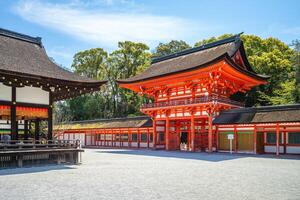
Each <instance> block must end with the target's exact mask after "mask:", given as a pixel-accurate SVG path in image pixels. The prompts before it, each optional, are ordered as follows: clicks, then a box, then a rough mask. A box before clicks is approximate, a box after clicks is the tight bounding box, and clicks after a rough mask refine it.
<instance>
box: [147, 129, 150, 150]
mask: <svg viewBox="0 0 300 200" xmlns="http://www.w3.org/2000/svg"><path fill="white" fill-rule="evenodd" d="M149 140H150V134H149V128H147V148H149Z"/></svg>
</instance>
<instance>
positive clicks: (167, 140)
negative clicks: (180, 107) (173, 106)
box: [165, 114, 170, 151]
mask: <svg viewBox="0 0 300 200" xmlns="http://www.w3.org/2000/svg"><path fill="white" fill-rule="evenodd" d="M166 115H167V114H166ZM165 133H166V150H167V151H168V150H170V119H169V115H167V116H166V130H165Z"/></svg>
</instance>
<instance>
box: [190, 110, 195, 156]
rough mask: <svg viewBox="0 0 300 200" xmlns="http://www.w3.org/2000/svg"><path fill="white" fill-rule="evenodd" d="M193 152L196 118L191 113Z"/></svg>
mask: <svg viewBox="0 0 300 200" xmlns="http://www.w3.org/2000/svg"><path fill="white" fill-rule="evenodd" d="M191 150H192V151H195V116H194V112H191Z"/></svg>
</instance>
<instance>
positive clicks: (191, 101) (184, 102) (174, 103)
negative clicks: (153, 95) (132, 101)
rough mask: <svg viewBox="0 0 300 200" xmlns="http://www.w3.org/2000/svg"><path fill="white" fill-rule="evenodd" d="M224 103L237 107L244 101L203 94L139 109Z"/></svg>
mask: <svg viewBox="0 0 300 200" xmlns="http://www.w3.org/2000/svg"><path fill="white" fill-rule="evenodd" d="M210 102H211V103H214V104H217V103H225V104H230V105H234V106H238V107H244V105H245V104H244V103H241V102H238V101H233V100H231V99H228V98H226V97H218V96H203V97H197V98H194V99H192V98H189V99H180V100H170V101H161V102H156V103H149V104H144V105H142V107H141V109H147V108H157V107H169V106H182V105H191V104H201V103H210Z"/></svg>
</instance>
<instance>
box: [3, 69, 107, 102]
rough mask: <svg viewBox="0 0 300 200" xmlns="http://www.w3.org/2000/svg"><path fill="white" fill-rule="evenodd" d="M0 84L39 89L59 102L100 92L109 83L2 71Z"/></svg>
mask: <svg viewBox="0 0 300 200" xmlns="http://www.w3.org/2000/svg"><path fill="white" fill-rule="evenodd" d="M0 82H2V83H3V84H5V85H7V86H15V87H24V86H32V87H39V88H42V89H43V90H45V91H50V92H51V93H52V99H53V101H59V100H64V99H69V98H73V97H76V96H80V95H82V94H86V93H91V92H94V91H98V90H100V87H101V86H102V85H103V84H105V83H106V82H107V81H94V82H79V81H78V82H77V81H69V80H60V79H54V78H49V77H42V76H36V75H32V74H24V73H18V72H13V71H6V70H0Z"/></svg>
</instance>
